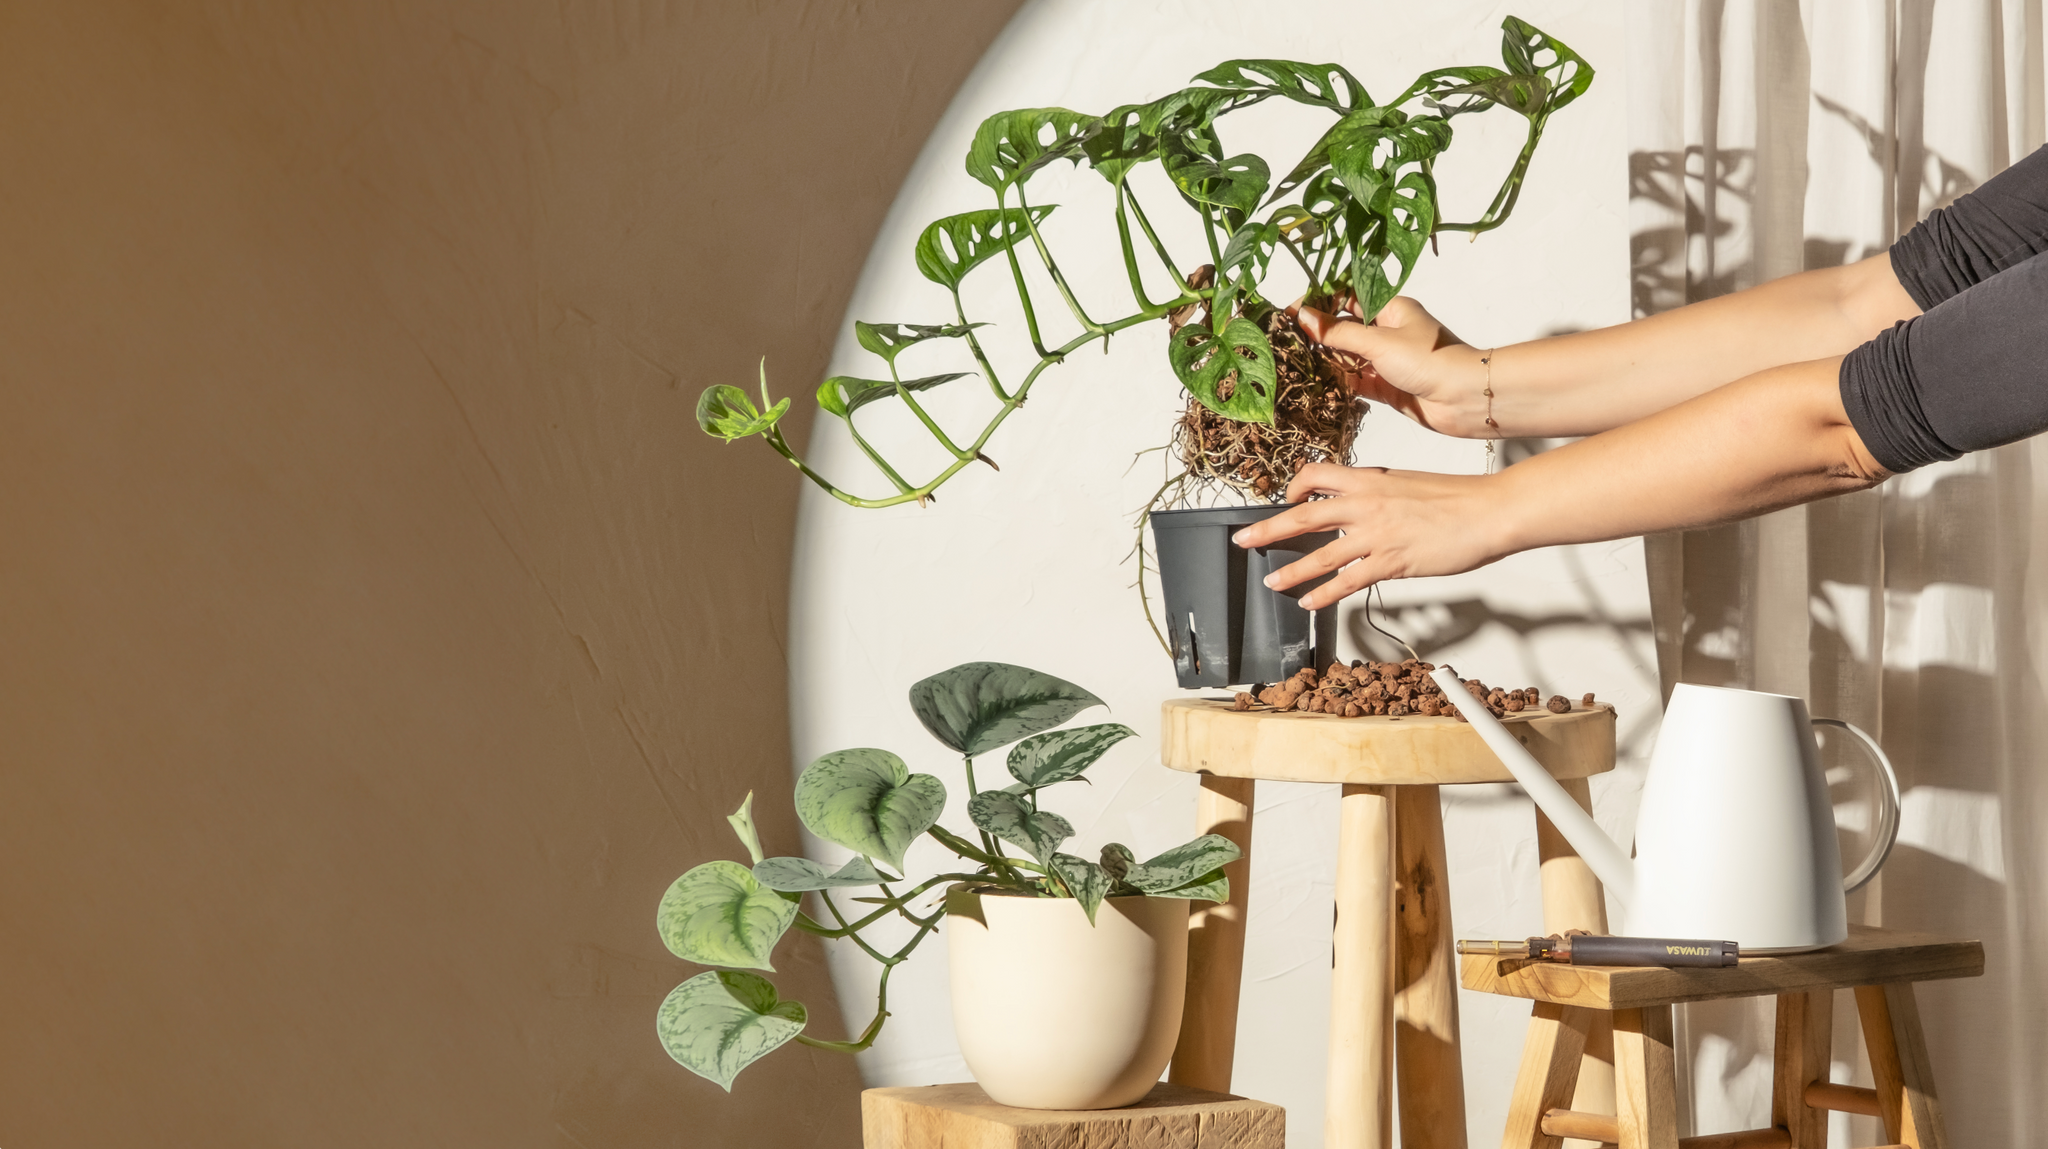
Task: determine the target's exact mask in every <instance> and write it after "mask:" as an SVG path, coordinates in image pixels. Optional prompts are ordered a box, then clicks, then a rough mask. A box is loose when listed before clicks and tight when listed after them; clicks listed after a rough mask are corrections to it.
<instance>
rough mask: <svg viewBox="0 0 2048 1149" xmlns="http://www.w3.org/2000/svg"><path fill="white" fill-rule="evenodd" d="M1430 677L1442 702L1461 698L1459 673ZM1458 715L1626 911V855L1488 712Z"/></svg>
mask: <svg viewBox="0 0 2048 1149" xmlns="http://www.w3.org/2000/svg"><path fill="white" fill-rule="evenodd" d="M1430 677H1431V678H1433V679H1435V680H1436V684H1437V685H1438V686H1440V687H1442V688H1443V692H1444V695H1445V696H1446V697H1448V698H1451V699H1454V700H1457V699H1463V698H1465V696H1466V694H1465V684H1464V683H1463V682H1462V681H1460V680H1459V678H1458V672H1457V671H1455V670H1452V669H1451V668H1450V667H1448V666H1440V667H1437V668H1436V670H1435V671H1433V672H1432V673H1431V674H1430ZM1458 712H1459V713H1461V714H1463V715H1464V716H1465V717H1466V719H1467V720H1468V721H1469V722H1470V723H1471V724H1472V729H1473V730H1474V731H1476V732H1478V734H1479V737H1480V738H1481V739H1483V740H1484V741H1485V742H1486V746H1487V748H1488V749H1490V750H1492V751H1493V752H1494V755H1495V756H1496V757H1498V758H1499V759H1500V760H1501V764H1502V765H1504V766H1506V767H1507V768H1508V773H1510V774H1513V775H1514V776H1515V781H1517V782H1520V783H1521V784H1522V789H1523V790H1525V791H1527V792H1528V794H1529V797H1530V799H1532V800H1533V801H1534V802H1535V803H1536V808H1537V809H1539V810H1541V811H1543V813H1544V815H1545V816H1546V817H1548V818H1549V819H1550V824H1551V825H1553V826H1556V827H1557V832H1558V833H1560V834H1563V835H1564V840H1565V841H1567V842H1570V843H1571V844H1572V848H1573V849H1575V850H1577V851H1578V852H1579V856H1580V857H1581V858H1584V859H1585V860H1586V864H1587V865H1588V866H1590V867H1592V870H1593V874H1594V876H1596V877H1598V878H1599V879H1600V883H1601V884H1602V885H1603V886H1606V887H1607V892H1608V893H1610V894H1612V895H1614V899H1615V900H1616V901H1617V902H1620V903H1621V905H1622V908H1623V909H1624V910H1627V909H1629V908H1630V907H1631V905H1632V903H1633V902H1634V901H1635V893H1636V888H1635V887H1636V867H1635V862H1634V861H1633V860H1631V859H1630V858H1629V856H1628V851H1626V850H1624V849H1622V848H1621V846H1620V845H1619V844H1617V843H1616V842H1615V840H1614V839H1612V838H1610V837H1608V836H1607V832H1606V831H1605V830H1602V829H1601V828H1600V826H1599V823H1597V822H1595V821H1593V816H1592V815H1591V814H1588V813H1586V811H1585V808H1584V807H1582V806H1580V805H1579V803H1578V801H1577V800H1576V799H1574V798H1573V797H1572V796H1571V795H1570V794H1569V793H1567V792H1566V791H1565V788H1564V787H1563V786H1560V785H1558V783H1557V779H1555V778H1552V777H1551V776H1550V771H1548V770H1545V769H1544V768H1543V765H1542V763H1540V762H1538V761H1536V757H1535V755H1533V754H1530V753H1529V751H1528V750H1527V749H1526V748H1524V747H1523V745H1522V744H1521V743H1520V742H1519V741H1517V740H1516V738H1515V736H1514V735H1513V734H1511V733H1509V732H1508V728H1507V727H1506V726H1505V725H1503V724H1502V723H1501V721H1500V719H1498V718H1495V717H1494V716H1493V714H1492V713H1491V712H1489V711H1488V710H1487V709H1486V707H1484V706H1471V705H1467V706H1460V707H1459V708H1458Z"/></svg>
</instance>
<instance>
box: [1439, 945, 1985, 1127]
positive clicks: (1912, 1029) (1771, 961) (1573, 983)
mask: <svg viewBox="0 0 2048 1149" xmlns="http://www.w3.org/2000/svg"><path fill="white" fill-rule="evenodd" d="M1983 972H1984V946H1983V944H1982V943H1981V942H1976V941H1963V940H1957V939H1954V938H1941V937H1933V936H1930V935H1926V934H1915V933H1907V932H1904V931H1900V930H1883V929H1875V928H1872V927H1867V926H1851V927H1849V940H1848V941H1845V942H1843V943H1842V944H1841V945H1838V946H1833V947H1831V948H1829V949H1825V950H1819V951H1816V952H1813V953H1803V954H1780V955H1773V956H1768V957H1753V958H1751V957H1746V958H1743V959H1742V960H1741V961H1740V962H1738V963H1737V964H1735V965H1733V966H1727V967H1722V968H1716V969H1656V968H1630V969H1618V968H1617V969H1603V968H1600V967H1597V966H1595V967H1588V966H1567V965H1556V964H1553V963H1549V962H1526V961H1520V960H1516V959H1507V960H1503V959H1500V958H1494V957H1477V956H1474V957H1467V958H1465V959H1464V971H1463V975H1464V982H1465V988H1467V989H1473V990H1479V991H1481V992H1484V993H1498V994H1506V995H1509V996H1512V997H1526V998H1531V999H1533V1000H1534V1001H1535V1002H1536V1005H1535V1013H1534V1016H1533V1017H1532V1018H1531V1019H1530V1021H1529V1036H1528V1038H1527V1040H1526V1042H1525V1043H1524V1045H1523V1047H1522V1068H1521V1072H1520V1074H1519V1076H1518V1077H1517V1078H1516V1080H1515V1093H1514V1099H1513V1101H1512V1103H1511V1104H1510V1106H1509V1109H1508V1127H1507V1131H1506V1134H1505V1136H1504V1137H1503V1138H1502V1141H1501V1144H1502V1145H1503V1146H1504V1147H1505V1149H1552V1147H1554V1146H1556V1145H1557V1143H1558V1140H1559V1139H1560V1138H1563V1137H1583V1138H1589V1139H1592V1140H1596V1141H1609V1142H1615V1143H1617V1144H1618V1145H1619V1146H1620V1149H1766V1147H1773V1149H1822V1147H1824V1146H1825V1145H1826V1144H1827V1134H1828V1129H1827V1111H1828V1110H1839V1111H1842V1112H1847V1113H1863V1114H1868V1115H1870V1116H1873V1117H1879V1118H1881V1119H1882V1120H1883V1122H1884V1128H1885V1136H1886V1137H1887V1138H1888V1139H1889V1140H1890V1141H1892V1142H1893V1143H1894V1144H1893V1145H1891V1146H1887V1147H1885V1149H1903V1147H1911V1149H1941V1147H1943V1146H1945V1145H1946V1144H1947V1140H1946V1134H1945V1133H1944V1132H1943V1129H1942V1122H1941V1106H1940V1103H1939V1100H1938V1098H1937V1095H1936V1093H1935V1089H1934V1069H1933V1065H1932V1063H1931V1062H1930V1061H1929V1059H1928V1056H1927V1044H1926V1042H1925V1041H1924V1040H1923V1039H1922V1037H1921V1031H1920V1011H1919V1007H1918V1005H1917V1004H1916V1003H1915V1001H1914V997H1913V983H1914V982H1918V981H1934V980H1938V979H1942V978H1956V977H1977V976H1979V975H1981V974H1982V973H1983ZM1837 989H1854V990H1855V991H1856V1012H1857V1014H1858V1015H1859V1019H1860V1021H1861V1023H1862V1027H1863V1041H1864V1045H1865V1047H1866V1048H1867V1049H1868V1051H1869V1053H1870V1068H1871V1076H1872V1077H1874V1078H1875V1079H1876V1081H1877V1085H1876V1087H1875V1088H1873V1089H1863V1088H1858V1087H1855V1086H1850V1085H1838V1084H1835V1083H1834V1082H1831V1081H1829V1080H1828V1068H1829V1064H1830V1056H1829V1054H1830V1049H1829V1044H1830V1040H1831V1038H1832V1034H1833V1028H1834V1026H1833V1010H1834V991H1835V990H1837ZM1765 995H1774V996H1775V997H1776V998H1777V999H1778V1024H1777V1042H1776V1049H1775V1054H1774V1059H1773V1073H1772V1090H1771V1094H1772V1100H1771V1122H1772V1123H1771V1127H1770V1128H1767V1129H1750V1130H1744V1131H1742V1132H1739V1133H1717V1134H1711V1135H1708V1136H1703V1137H1688V1138H1685V1139H1684V1140H1680V1139H1679V1137H1678V1115H1677V1103H1676V1098H1677V1081H1676V1078H1675V1058H1674V1051H1673V1049H1672V1040H1671V1033H1672V1024H1671V1007H1672V1006H1673V1005H1674V1004H1677V1003H1679V1002H1688V1001H1713V1000H1717V999H1721V998H1733V997H1763V996H1765ZM1598 1017H1611V1018H1612V1019H1613V1025H1614V1031H1615V1037H1616V1042H1615V1045H1616V1053H1617V1054H1618V1057H1617V1065H1616V1068H1617V1075H1616V1076H1617V1080H1616V1092H1617V1094H1618V1095H1619V1096H1618V1101H1619V1104H1618V1105H1617V1106H1616V1108H1615V1109H1614V1111H1613V1112H1614V1115H1613V1116H1609V1115H1608V1114H1607V1113H1606V1112H1604V1111H1602V1112H1586V1111H1583V1110H1580V1109H1578V1108H1576V1107H1574V1108H1569V1109H1568V1108H1565V1099H1566V1098H1568V1097H1570V1096H1571V1093H1572V1075H1573V1074H1574V1073H1575V1072H1576V1071H1577V1070H1578V1067H1579V1056H1578V1054H1577V1052H1576V1050H1577V1047H1578V1044H1579V1043H1580V1042H1581V1041H1582V1040H1583V1037H1584V1035H1585V1033H1586V1032H1587V1029H1588V1027H1589V1026H1590V1024H1591V1023H1592V1021H1593V1020H1594V1019H1595V1018H1598Z"/></svg>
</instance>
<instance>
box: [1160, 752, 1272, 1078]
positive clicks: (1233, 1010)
mask: <svg viewBox="0 0 2048 1149" xmlns="http://www.w3.org/2000/svg"><path fill="white" fill-rule="evenodd" d="M1195 833H1197V834H1221V835H1223V836H1224V837H1226V838H1228V839H1230V840H1231V841H1232V842H1235V843H1237V848H1238V849H1240V850H1243V851H1244V853H1245V856H1244V857H1241V858H1239V859H1238V860H1237V861H1235V862H1232V863H1230V864H1229V865H1227V866H1225V867H1223V873H1224V876H1225V877H1227V878H1229V879H1230V900H1229V901H1227V902H1224V903H1223V904H1222V905H1217V904H1215V903H1213V902H1196V903H1194V904H1193V906H1191V907H1190V912H1189V914H1188V988H1187V997H1186V999H1185V1003H1184V1004H1183V1006H1182V1008H1181V1015H1180V1041H1179V1043H1178V1044H1176V1045H1175V1046H1174V1047H1173V1066H1172V1068H1171V1070H1170V1071H1169V1072H1168V1073H1167V1078H1166V1079H1167V1080H1168V1081H1171V1082H1173V1083H1174V1084H1175V1085H1187V1086H1192V1087H1193V1088H1196V1089H1206V1090H1209V1091H1210V1092H1212V1093H1228V1092H1230V1071H1231V1065H1232V1061H1233V1059H1234V1058H1235V1056H1236V1052H1237V999H1238V991H1239V989H1240V988H1241V986H1242V985H1243V983H1244V924H1245V911H1246V909H1247V906H1248V899H1249V898H1250V896H1251V884H1252V872H1251V850H1252V780H1251V779H1250V778H1218V777H1215V776H1214V775H1210V774H1204V775H1202V789H1201V792H1200V793H1199V794H1198V795H1197V796H1196V798H1195Z"/></svg>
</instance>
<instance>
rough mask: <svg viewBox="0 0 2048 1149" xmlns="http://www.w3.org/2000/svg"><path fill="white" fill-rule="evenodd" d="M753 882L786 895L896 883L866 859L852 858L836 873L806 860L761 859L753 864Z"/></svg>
mask: <svg viewBox="0 0 2048 1149" xmlns="http://www.w3.org/2000/svg"><path fill="white" fill-rule="evenodd" d="M754 880H755V881H758V882H760V883H761V884H762V885H764V886H767V887H768V888H769V889H771V890H780V891H782V892H783V893H785V894H800V893H803V892H805V891H807V890H836V889H839V888H841V887H842V886H872V885H874V884H876V883H877V882H891V881H895V879H894V878H890V877H886V876H884V875H883V874H882V872H881V871H879V870H877V869H875V867H874V864H873V863H871V862H869V861H868V860H867V859H866V858H855V859H853V860H852V861H850V862H848V863H846V864H845V865H843V866H841V867H839V868H838V869H837V870H827V869H826V868H825V867H823V866H821V865H819V864H818V863H816V862H813V861H811V860H810V859H809V858H764V859H763V860H761V861H759V862H756V863H754Z"/></svg>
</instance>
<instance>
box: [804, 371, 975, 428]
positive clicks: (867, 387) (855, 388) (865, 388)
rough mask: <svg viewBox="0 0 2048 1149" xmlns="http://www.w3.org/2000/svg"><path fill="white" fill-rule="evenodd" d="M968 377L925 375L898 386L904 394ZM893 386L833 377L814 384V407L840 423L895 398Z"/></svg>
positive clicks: (956, 373) (881, 381) (963, 373)
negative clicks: (865, 409)
mask: <svg viewBox="0 0 2048 1149" xmlns="http://www.w3.org/2000/svg"><path fill="white" fill-rule="evenodd" d="M972 374H974V372H972V371H954V372H951V373H950V374H946V375H927V376H925V377H924V378H922V379H905V380H904V381H903V383H902V384H901V386H902V388H903V389H904V390H905V391H929V390H931V389H932V388H934V387H937V386H939V385H940V384H942V383H951V382H952V381H953V380H955V379H965V378H967V377H968V376H969V375H972ZM897 386H898V384H896V383H894V382H892V381H890V380H887V379H855V378H854V377H853V376H851V375H834V376H833V377H831V378H830V379H827V380H825V381H824V382H823V383H820V384H818V406H820V407H823V408H824V409H825V410H827V411H830V412H831V413H832V414H834V415H837V416H839V417H840V418H841V419H844V418H846V417H848V416H850V415H852V414H853V413H854V412H855V411H858V410H860V409H861V408H862V407H865V406H867V405H868V404H870V403H872V402H874V401H875V400H877V399H887V398H889V397H890V396H892V395H894V394H896V388H897Z"/></svg>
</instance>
